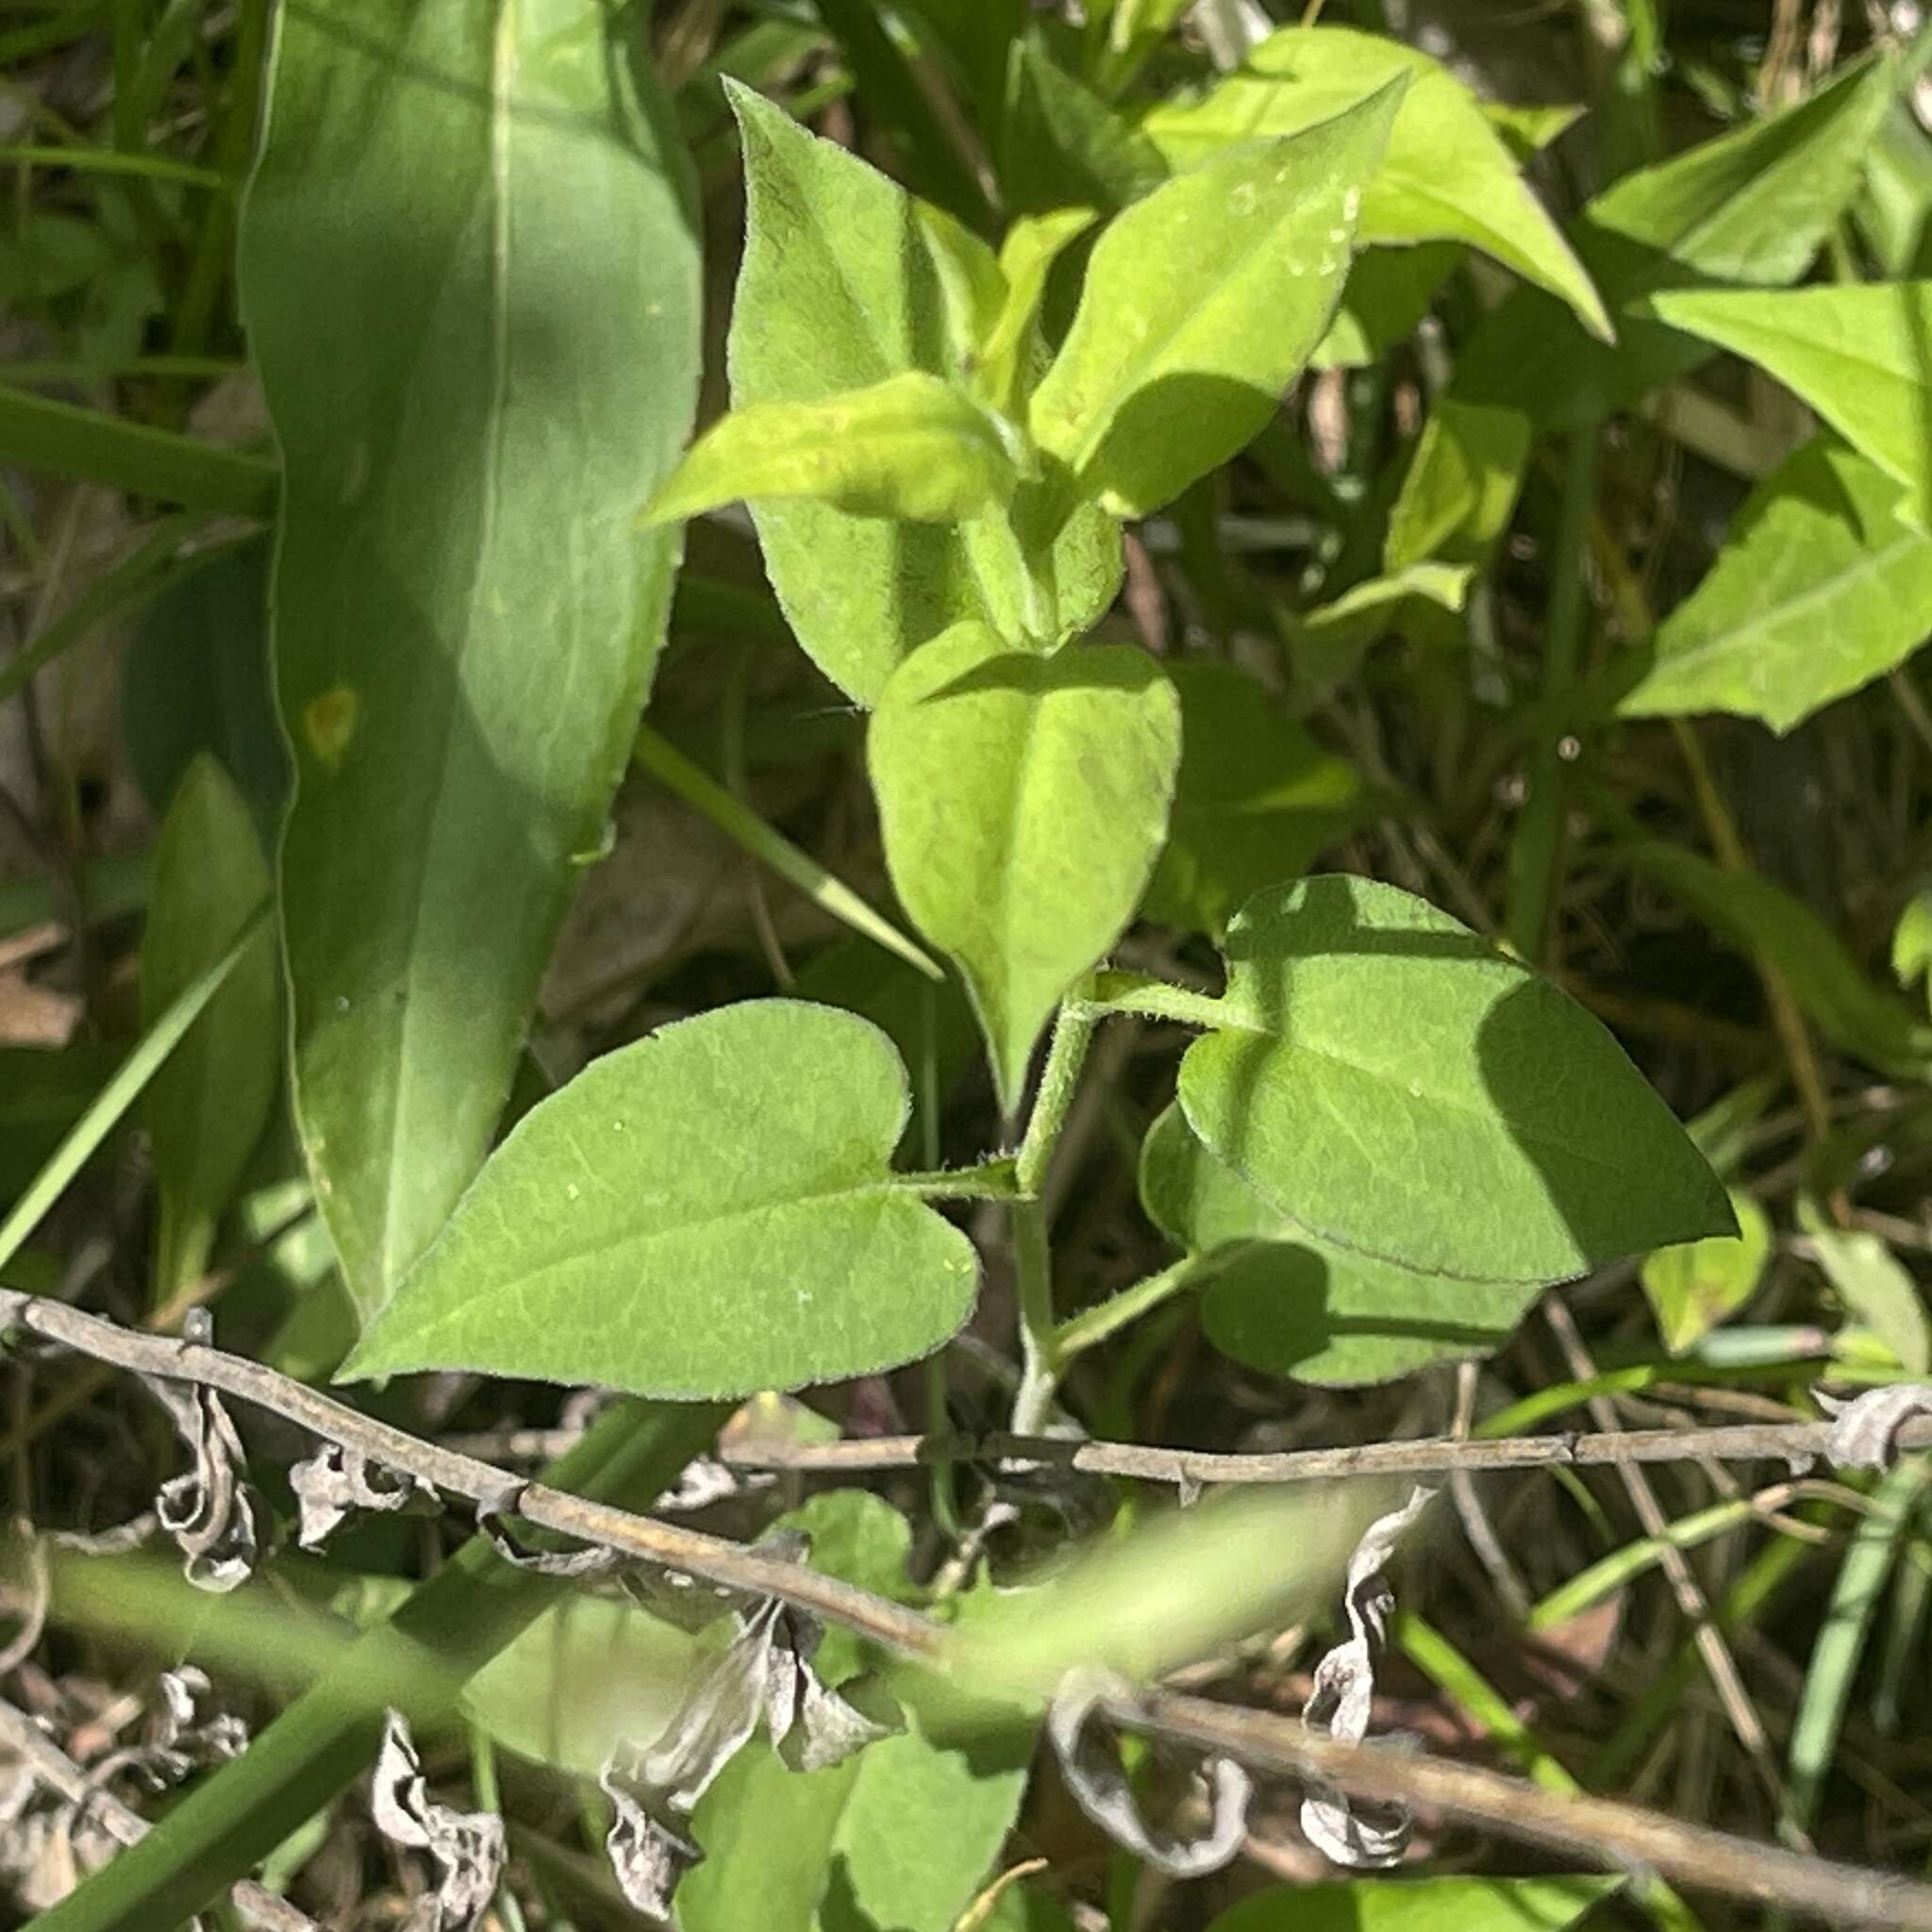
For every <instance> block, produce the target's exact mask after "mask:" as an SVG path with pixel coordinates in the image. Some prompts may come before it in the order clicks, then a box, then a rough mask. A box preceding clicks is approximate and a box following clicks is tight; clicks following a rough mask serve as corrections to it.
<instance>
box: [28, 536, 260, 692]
mask: <svg viewBox="0 0 1932 1932" xmlns="http://www.w3.org/2000/svg"><path fill="white" fill-rule="evenodd" d="M203 524H204V519H203V517H202V515H201V513H200V512H199V511H186V512H183V513H182V514H180V515H178V516H173V517H164V518H163V519H162V520H161V522H160V523H158V524H157V525H155V526H154V528H153V530H152V531H151V532H150V533H149V535H148V537H147V540H146V541H144V542H143V543H142V544H141V545H140V547H139V548H137V549H136V550H134V551H133V552H132V553H131V554H130V555H128V556H127V557H125V558H122V560H121V561H120V562H119V563H117V564H116V565H115V566H114V567H113V569H112V570H109V571H105V572H103V573H102V575H100V576H98V577H96V578H95V579H94V581H93V582H92V584H90V585H89V586H88V588H87V589H86V591H83V592H82V593H81V595H80V596H78V597H76V598H75V601H74V602H73V603H72V604H71V605H69V606H68V608H66V609H65V610H63V611H62V612H61V613H60V615H59V616H58V617H57V618H56V619H55V620H54V622H53V623H52V624H50V625H48V626H47V627H46V629H45V630H43V631H42V632H41V634H40V636H39V637H37V638H35V639H34V640H33V641H32V642H31V643H29V644H28V645H27V647H26V649H25V650H24V651H23V652H22V653H21V654H20V656H19V657H17V658H11V659H10V660H9V661H8V662H7V663H6V664H0V704H5V703H6V702H7V700H8V698H10V697H12V696H13V694H14V693H15V692H16V691H24V690H25V688H26V685H27V683H28V681H29V680H30V679H31V678H32V677H34V676H35V675H37V674H38V673H39V672H41V671H42V670H43V669H44V668H45V667H46V666H47V665H49V664H51V663H52V662H53V661H54V659H55V658H58V657H59V656H60V655H61V654H62V653H63V652H65V651H68V650H71V649H72V648H73V647H74V646H75V644H77V643H79V642H81V641H82V640H84V639H85V638H86V637H88V636H89V635H90V633H92V631H93V630H94V629H95V628H96V627H97V626H99V625H103V624H106V623H108V621H109V620H110V619H113V618H117V617H128V616H131V615H132V614H133V613H134V612H135V611H137V610H139V609H141V608H142V607H143V606H144V605H147V604H150V603H152V602H153V601H154V599H155V598H157V597H158V596H159V595H160V594H161V592H162V591H166V590H169V589H171V588H172V587H173V586H174V585H175V584H178V583H181V582H184V581H185V580H186V579H187V578H189V577H191V576H192V575H194V573H195V572H196V571H198V570H200V569H201V568H202V567H203V566H204V565H205V564H209V563H212V562H213V561H214V560H215V559H216V558H218V557H225V556H226V555H227V553H228V552H229V551H231V550H234V549H236V548H237V547H239V544H240V542H242V541H247V540H245V539H238V540H237V541H236V542H231V543H210V544H208V546H207V547H206V548H204V549H200V550H196V551H193V552H192V553H189V554H187V555H185V556H184V555H183V550H184V548H185V545H186V543H187V542H188V541H189V540H190V539H192V537H194V536H195V535H197V534H198V533H199V532H200V530H201V529H202V527H203Z"/></svg>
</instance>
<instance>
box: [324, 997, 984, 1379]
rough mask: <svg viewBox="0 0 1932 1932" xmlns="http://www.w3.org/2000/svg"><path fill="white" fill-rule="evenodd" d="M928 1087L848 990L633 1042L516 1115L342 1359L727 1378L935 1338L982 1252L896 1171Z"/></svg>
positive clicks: (353, 1364)
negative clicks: (917, 1094) (837, 998)
mask: <svg viewBox="0 0 1932 1932" xmlns="http://www.w3.org/2000/svg"><path fill="white" fill-rule="evenodd" d="M907 1112H908V1089H907V1081H906V1069H905V1066H904V1064H903V1063H902V1062H901V1060H900V1058H899V1056H898V1053H897V1051H896V1050H895V1049H894V1048H893V1046H892V1043H891V1041H889V1040H888V1039H887V1038H886V1036H885V1035H884V1034H883V1033H881V1032H880V1031H879V1030H878V1028H877V1027H875V1026H874V1025H873V1024H871V1023H870V1022H868V1021H865V1020H861V1019H859V1018H858V1016H857V1015H856V1014H852V1013H844V1012H840V1011H838V1010H837V1009H836V1008H831V1007H814V1006H808V1005H806V1004H804V1003H803V1002H801V1001H797V1000H751V1001H747V1002H745V1003H744V1004H743V1005H741V1006H735V1007H724V1008H719V1009H718V1010H716V1011H715V1012H710V1013H706V1014H703V1015H701V1016H700V1017H699V1018H697V1019H694V1020H686V1021H682V1022H680V1023H678V1024H675V1025H672V1026H666V1027H664V1028H663V1029H661V1030H660V1031H659V1032H658V1033H656V1034H654V1035H652V1036H651V1037H650V1038H649V1039H647V1040H641V1041H637V1042H636V1043H634V1044H633V1045H630V1046H625V1047H620V1048H619V1049H618V1050H617V1051H616V1052H615V1053H610V1054H607V1055H605V1057H604V1058H602V1059H598V1060H593V1061H592V1062H591V1065H590V1066H588V1067H587V1068H585V1070H584V1071H583V1072H582V1073H581V1074H578V1075H577V1077H576V1078H575V1080H573V1081H572V1082H571V1083H570V1085H569V1086H568V1087H566V1088H564V1089H563V1091H561V1092H559V1093H556V1094H553V1095H552V1096H551V1097H550V1098H549V1099H547V1100H545V1101H542V1102H541V1103H540V1104H539V1105H538V1106H537V1107H535V1108H532V1109H531V1110H530V1112H529V1113H528V1114H526V1115H525V1117H524V1119H523V1120H522V1121H520V1122H519V1123H518V1124H517V1126H516V1128H515V1129H514V1130H513V1131H512V1132H511V1134H510V1135H509V1137H508V1139H507V1140H506V1141H504V1143H503V1145H502V1146H501V1147H500V1148H499V1149H498V1150H497V1152H496V1153H495V1155H494V1156H493V1157H492V1158H491V1160H490V1163H489V1165H488V1166H487V1167H485V1169H484V1170H483V1173H482V1174H481V1175H480V1176H479V1177H478V1178H477V1180H476V1183H475V1186H474V1187H473V1188H471V1190H470V1191H469V1192H468V1193H467V1194H465V1195H464V1196H463V1198H462V1200H461V1202H459V1203H458V1207H457V1210H456V1212H455V1213H454V1214H453V1215H452V1216H451V1217H450V1221H449V1224H448V1225H447V1226H446V1227H445V1228H444V1230H443V1232H442V1234H441V1237H440V1238H439V1240H438V1241H436V1243H435V1245H434V1246H433V1247H431V1249H430V1250H429V1252H428V1253H427V1254H426V1255H425V1257H423V1260H422V1261H421V1262H420V1263H419V1264H418V1266H417V1267H416V1268H415V1270H414V1271H413V1272H412V1273H411V1274H409V1276H408V1278H407V1279H406V1280H405V1281H404V1283H403V1285H402V1287H401V1288H400V1289H399V1290H398V1291H397V1292H396V1296H395V1299H394V1300H393V1301H392V1302H391V1304H390V1306H389V1307H387V1308H386V1309H385V1310H384V1311H383V1313H382V1314H381V1316H380V1317H379V1318H378V1319H377V1320H376V1321H375V1323H374V1324H372V1325H371V1327H370V1328H369V1330H368V1331H367V1333H366V1334H365V1335H364V1337H363V1339H362V1342H361V1345H360V1346H359V1347H358V1349H357V1350H356V1352H355V1354H354V1355H353V1356H352V1357H350V1359H349V1361H348V1363H347V1364H346V1365H345V1366H344V1369H343V1371H342V1373H343V1374H344V1375H345V1376H347V1377H351V1378H353V1377H357V1376H363V1375H375V1374H396V1373H398V1372H401V1371H405V1370H411V1369H441V1368H450V1369H475V1370H479V1371H481V1372H483V1373H485V1374H498V1375H518V1376H538V1377H541V1378H542V1379H544V1380H546V1381H553V1382H565V1383H583V1382H596V1383H602V1384H605V1385H608V1386H609V1387H613V1388H619V1389H628V1390H633V1391H637V1392H638V1393H640V1394H644V1395H658V1396H668V1397H674V1398H676V1397H684V1398H696V1397H705V1398H715V1397H725V1396H741V1395H747V1394H750V1393H751V1392H752V1391H755V1390H758V1389H770V1388H783V1389H791V1388H797V1387H799V1386H800V1385H802V1384H804V1383H808V1382H825V1381H833V1380H837V1379H840V1378H842V1377H844V1376H848V1375H858V1374H867V1373H870V1372H872V1371H874V1370H880V1369H887V1368H891V1367H893V1366H895V1365H896V1364H898V1363H900V1362H903V1361H908V1360H910V1359H911V1358H912V1357H915V1356H921V1355H925V1354H927V1353H929V1352H930V1351H931V1350H932V1349H934V1348H936V1347H938V1345H939V1344H940V1343H941V1341H944V1340H945V1339H946V1337H947V1336H949V1335H951V1334H952V1333H953V1332H954V1330H955V1329H957V1328H958V1326H959V1324H961V1323H962V1322H963V1321H964V1320H965V1319H966V1316H967V1314H968V1312H969V1311H970V1309H971V1308H972V1306H973V1296H974V1288H975V1285H976V1281H977V1275H978V1264H977V1261H976V1259H975V1257H974V1251H973V1245H972V1243H971V1242H970V1241H968V1240H967V1239H966V1237H965V1236H964V1235H963V1234H961V1233H960V1232H959V1231H958V1229H957V1228H955V1227H953V1226H952V1225H950V1224H948V1223H947V1222H945V1221H943V1220H942V1219H941V1217H940V1216H939V1215H938V1214H936V1213H934V1212H933V1210H932V1209H931V1208H928V1207H926V1206H925V1205H924V1202H922V1201H921V1200H920V1199H919V1198H918V1197H917V1196H916V1195H915V1194H913V1193H911V1192H909V1191H902V1190H901V1189H899V1188H898V1187H897V1186H896V1185H895V1184H894V1181H893V1177H892V1174H891V1170H890V1168H889V1166H888V1162H889V1161H890V1159H891V1153H892V1149H893V1147H894V1146H895V1145H896V1144H897V1143H898V1140H899V1136H900V1133H901V1131H902V1130H903V1128H904V1126H905V1124H906V1118H907Z"/></svg>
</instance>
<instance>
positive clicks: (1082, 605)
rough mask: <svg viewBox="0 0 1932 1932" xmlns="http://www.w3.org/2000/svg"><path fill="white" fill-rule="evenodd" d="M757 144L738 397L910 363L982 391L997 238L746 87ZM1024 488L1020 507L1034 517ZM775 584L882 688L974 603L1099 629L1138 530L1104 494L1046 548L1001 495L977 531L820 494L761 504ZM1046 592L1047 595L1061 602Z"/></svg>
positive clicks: (975, 525) (1055, 638) (738, 97)
mask: <svg viewBox="0 0 1932 1932" xmlns="http://www.w3.org/2000/svg"><path fill="white" fill-rule="evenodd" d="M728 91H729V93H730V98H731V103H732V107H733V108H734V110H735V112H736V113H737V116H738V124H739V129H740V132H741V137H742V140H743V144H744V170H745V186H746V192H747V196H748V201H747V208H746V216H745V222H746V229H745V250H744V264H743V267H742V269H741V272H740V275H739V279H738V292H737V296H736V299H735V302H734V306H733V308H732V316H731V337H730V371H731V395H732V401H733V403H734V405H735V406H736V407H737V408H740V409H742V408H747V407H749V406H751V405H755V404H770V403H814V402H819V401H821V400H823V399H824V398H825V397H827V396H832V395H837V394H839V393H841V391H852V390H863V389H869V388H871V387H873V386H874V384H878V383H883V382H886V381H888V380H890V379H891V377H893V376H895V375H906V374H908V372H914V371H917V372H923V373H924V374H925V375H932V376H939V377H941V378H943V379H945V380H947V381H949V382H954V383H958V384H959V385H961V386H962V387H969V386H970V380H971V374H972V372H971V369H970V368H969V366H968V364H969V361H970V359H971V357H972V354H973V352H974V350H975V348H976V346H977V342H978V339H979V333H980V327H979V325H980V324H981V322H982V321H983V322H984V323H986V324H987V325H991V316H990V315H987V314H986V313H985V309H986V305H987V303H988V300H989V298H990V297H991V298H992V307H993V309H994V310H995V311H996V310H997V307H998V301H997V298H998V296H999V293H1000V289H1001V279H1000V274H999V268H998V264H997V263H996V262H995V260H994V258H993V256H992V252H991V250H990V249H989V248H988V247H987V246H986V244H985V243H984V242H980V241H979V240H978V239H977V238H976V237H974V236H972V235H969V234H968V233H967V232H966V231H965V230H964V229H962V228H960V227H959V225H958V224H957V223H954V222H950V221H948V220H947V219H946V218H944V217H942V216H940V215H938V213H937V211H936V210H931V209H926V208H923V207H922V206H921V204H919V203H918V202H916V201H914V200H913V199H912V197H911V196H910V195H908V193H907V192H905V190H904V189H902V188H900V187H899V186H898V185H897V184H896V183H894V182H892V181H890V180H888V179H887V178H886V176H885V175H881V174H879V173H878V172H877V171H876V170H875V169H873V168H870V167H868V166H867V165H866V164H865V163H864V162H863V161H861V160H860V159H858V157H857V156H856V155H852V154H849V153H847V152H846V150H845V149H843V148H841V147H838V146H836V145H834V144H833V143H832V142H825V141H820V140H819V139H818V138H817V137H816V136H814V135H811V134H808V133H807V132H806V131H805V129H804V128H802V127H800V126H798V125H796V123H794V122H793V121H792V120H791V117H790V116H789V115H787V114H786V113H785V111H784V110H783V108H777V107H774V106H773V105H772V104H771V103H770V102H769V101H766V100H763V99H762V98H760V97H759V96H758V95H757V94H755V93H752V92H748V91H747V90H745V89H742V88H739V87H736V86H732V87H730V88H729V90H728ZM1029 494H1030V492H1028V491H1022V493H1021V501H1020V503H1019V504H1018V505H1017V506H1016V508H1015V516H1016V517H1018V518H1019V519H1020V520H1021V522H1022V524H1023V525H1024V526H1026V527H1031V525H1030V523H1029V521H1028V519H1027V499H1028V496H1029ZM752 516H753V518H754V520H755V521H756V523H757V525H758V541H759V543H760V545H761V547H762V548H763V551H764V556H765V568H766V571H767V573H768V575H770V577H771V579H772V587H773V589H774V591H775V592H776V593H777V597H778V602H779V604H780V605H781V606H782V608H784V611H785V615H786V618H787V620H788V621H789V623H790V624H791V628H792V631H793V633H794V634H795V635H796V637H797V639H798V641H799V642H800V643H801V644H802V645H803V646H804V647H805V650H806V651H807V653H808V655H809V656H810V657H811V658H812V659H813V661H814V662H815V663H817V665H818V666H819V668H820V669H821V670H822V671H824V674H825V675H826V676H828V677H829V678H831V679H832V681H833V682H834V683H835V684H837V685H839V686H840V687H841V689H842V690H844V691H847V692H848V693H849V694H850V695H851V696H853V697H854V698H856V699H858V702H859V703H861V704H866V705H870V704H873V703H875V702H876V701H877V698H878V694H879V692H880V691H882V690H883V689H884V688H885V682H886V679H887V678H888V677H889V676H890V675H891V671H892V667H893V666H894V665H895V664H897V663H898V662H899V660H900V659H901V658H904V657H905V656H906V655H907V653H908V652H909V651H910V650H912V649H913V648H914V646H916V645H918V644H921V643H924V641H925V640H926V639H928V638H930V637H934V636H936V635H937V634H938V633H939V632H940V631H941V630H943V629H945V627H946V626H947V625H951V624H955V623H958V622H959V621H961V620H963V619H968V618H972V619H976V620H978V621H980V622H983V623H987V624H990V625H992V627H993V628H994V629H996V630H998V631H999V632H1000V633H1001V634H1002V635H1003V636H1007V637H1012V638H1021V637H1026V636H1031V635H1034V634H1036V633H1037V632H1039V633H1043V634H1042V635H1040V637H1039V641H1040V642H1041V643H1042V644H1043V645H1048V646H1050V645H1052V644H1054V643H1057V642H1059V641H1064V640H1065V639H1067V638H1070V637H1074V636H1076V635H1078V634H1079V633H1081V632H1083V631H1084V630H1086V629H1087V628H1088V626H1089V625H1091V623H1092V622H1093V620H1094V619H1095V618H1096V617H1097V616H1098V615H1099V614H1100V612H1101V611H1103V610H1105V609H1106V608H1107V607H1108V605H1109V604H1110V603H1112V601H1113V596H1114V592H1115V591H1116V589H1117V588H1118V587H1119V584H1120V573H1121V543H1120V533H1119V531H1118V530H1117V529H1115V528H1114V526H1113V525H1111V524H1110V523H1109V522H1108V520H1107V519H1106V518H1105V517H1104V516H1102V515H1101V514H1100V513H1099V511H1098V510H1095V509H1092V508H1087V509H1085V510H1083V511H1082V512H1080V513H1079V514H1077V515H1076V516H1074V517H1073V518H1072V519H1070V520H1069V521H1068V523H1067V525H1066V526H1065V528H1064V529H1062V530H1061V531H1060V533H1059V535H1058V538H1057V539H1056V540H1055V541H1054V542H1053V544H1052V547H1051V550H1050V552H1049V553H1048V554H1047V555H1045V556H1041V557H1033V556H1029V555H1028V554H1027V553H1026V551H1025V550H1024V546H1023V545H1022V543H1021V541H1020V540H1019V539H1018V537H1017V536H1016V535H1015V532H1014V527H1013V525H1012V524H1011V523H1010V522H1009V521H1008V518H1007V516H1006V515H1005V514H1004V513H1003V512H1001V511H998V510H993V511H990V512H988V513H987V514H985V515H984V516H981V517H979V518H977V519H975V520H974V521H972V522H969V523H967V524H965V525H961V526H960V527H958V528H957V529H955V528H947V527H942V526H940V525H922V524H912V525H908V524H902V523H898V522H889V521H885V520H882V519H878V518H871V517H856V516H853V515H852V514H851V513H850V512H848V511H846V510H843V509H840V508H836V507H835V506H833V505H831V504H826V503H815V502H812V501H810V500H809V499H773V500H769V501H765V502H758V503H754V504H753V505H752ZM1042 607H1043V608H1042Z"/></svg>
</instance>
